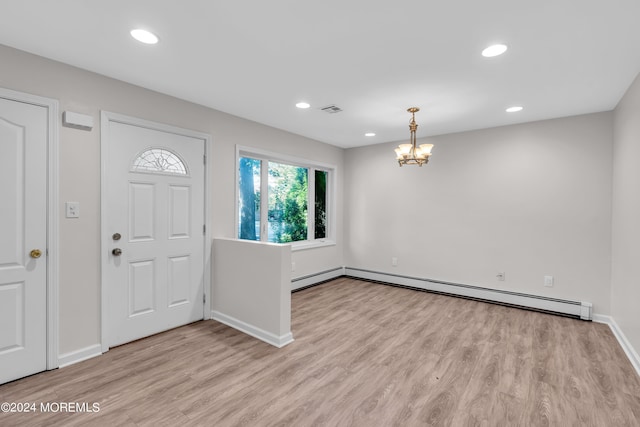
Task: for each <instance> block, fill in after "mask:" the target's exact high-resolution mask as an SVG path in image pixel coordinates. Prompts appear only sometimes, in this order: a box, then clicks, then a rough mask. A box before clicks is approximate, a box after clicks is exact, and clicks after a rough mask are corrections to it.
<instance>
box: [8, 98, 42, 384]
mask: <svg viewBox="0 0 640 427" xmlns="http://www.w3.org/2000/svg"><path fill="white" fill-rule="evenodd" d="M47 117H48V111H47V108H44V107H41V106H36V105H32V104H28V103H24V102H19V101H13V100H8V99H5V98H0V201H1V203H0V384H2V383H5V382H7V381H12V380H14V379H17V378H21V377H24V376H27V375H31V374H34V373H36V372H40V371H44V370H45V369H46V368H47V255H46V249H47V135H48V118H47Z"/></svg>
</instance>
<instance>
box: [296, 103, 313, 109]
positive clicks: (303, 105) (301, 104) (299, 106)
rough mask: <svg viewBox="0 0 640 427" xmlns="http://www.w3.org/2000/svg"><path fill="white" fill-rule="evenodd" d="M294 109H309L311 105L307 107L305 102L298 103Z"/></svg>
mask: <svg viewBox="0 0 640 427" xmlns="http://www.w3.org/2000/svg"><path fill="white" fill-rule="evenodd" d="M296 107H298V108H309V107H311V105H309V104H308V103H307V102H298V103H297V104H296Z"/></svg>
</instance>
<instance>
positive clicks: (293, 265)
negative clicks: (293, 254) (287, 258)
mask: <svg viewBox="0 0 640 427" xmlns="http://www.w3.org/2000/svg"><path fill="white" fill-rule="evenodd" d="M294 271H296V262H295V261H291V272H292V273H293V272H294Z"/></svg>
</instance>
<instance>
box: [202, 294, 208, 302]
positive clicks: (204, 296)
mask: <svg viewBox="0 0 640 427" xmlns="http://www.w3.org/2000/svg"><path fill="white" fill-rule="evenodd" d="M202 303H203V304H206V303H207V296H206V295H205V294H202Z"/></svg>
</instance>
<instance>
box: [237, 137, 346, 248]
mask: <svg viewBox="0 0 640 427" xmlns="http://www.w3.org/2000/svg"><path fill="white" fill-rule="evenodd" d="M333 170H334V169H333V168H332V167H329V166H326V165H320V164H315V163H312V162H308V161H303V160H298V159H289V158H283V157H282V156H277V155H273V154H268V153H263V152H255V151H254V150H251V151H249V150H245V149H239V151H238V193H237V194H238V216H237V218H238V238H240V239H248V240H261V241H267V242H274V243H288V242H292V243H293V244H294V248H297V247H304V246H309V245H320V244H326V243H332V242H330V240H331V235H330V231H331V226H332V223H331V219H332V218H331V217H332V215H331V213H330V211H329V208H330V207H331V206H332V203H331V201H330V197H331V191H330V187H329V184H330V182H331V179H332V173H333Z"/></svg>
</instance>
